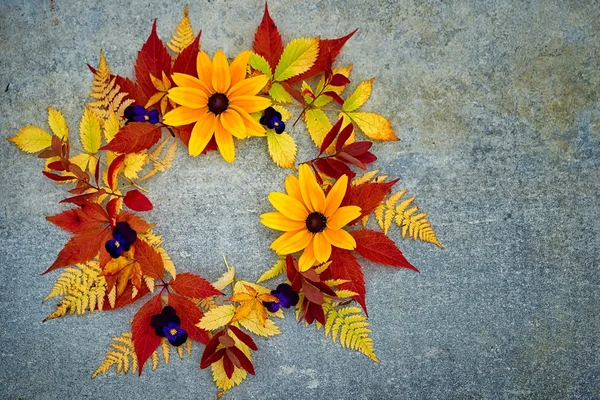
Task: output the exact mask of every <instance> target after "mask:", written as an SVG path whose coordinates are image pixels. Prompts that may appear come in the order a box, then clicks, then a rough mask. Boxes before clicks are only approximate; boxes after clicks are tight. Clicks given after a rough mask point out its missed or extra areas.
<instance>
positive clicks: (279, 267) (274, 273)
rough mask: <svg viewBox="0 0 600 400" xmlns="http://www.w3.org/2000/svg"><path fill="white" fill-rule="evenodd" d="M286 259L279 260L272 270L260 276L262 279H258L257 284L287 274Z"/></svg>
mask: <svg viewBox="0 0 600 400" xmlns="http://www.w3.org/2000/svg"><path fill="white" fill-rule="evenodd" d="M285 268H286V266H285V259H284V258H281V259H279V260H278V261H277V262H276V263H275V265H273V266H272V267H271V268H269V269H268V270H267V271H266V272H265V273H264V274H262V275H261V276H260V278H258V280H257V281H256V283H261V282H264V281H268V280H269V279H273V278H275V277H278V276H279V275H281V274H283V273H285Z"/></svg>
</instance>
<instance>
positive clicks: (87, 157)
mask: <svg viewBox="0 0 600 400" xmlns="http://www.w3.org/2000/svg"><path fill="white" fill-rule="evenodd" d="M69 161H70V162H72V163H73V164H75V165H77V166H78V167H79V168H81V169H82V170H83V171H88V170H89V171H90V173H91V174H92V175H94V173H95V172H96V162H97V161H98V159H97V158H96V157H94V156H93V155H91V154H87V153H80V154H77V155H76V156H74V157H71V158H70V159H69Z"/></svg>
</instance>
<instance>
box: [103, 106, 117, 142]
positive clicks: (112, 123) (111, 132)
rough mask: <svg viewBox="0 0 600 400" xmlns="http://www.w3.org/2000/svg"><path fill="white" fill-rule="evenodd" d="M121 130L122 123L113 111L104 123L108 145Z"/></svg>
mask: <svg viewBox="0 0 600 400" xmlns="http://www.w3.org/2000/svg"><path fill="white" fill-rule="evenodd" d="M119 129H121V121H120V120H119V117H117V114H115V113H114V112H112V111H111V112H110V113H109V114H108V118H107V119H106V122H105V123H104V139H105V140H106V142H107V143H108V142H110V141H111V140H113V138H114V137H115V135H116V134H117V132H119Z"/></svg>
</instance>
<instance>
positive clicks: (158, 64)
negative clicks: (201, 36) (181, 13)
mask: <svg viewBox="0 0 600 400" xmlns="http://www.w3.org/2000/svg"><path fill="white" fill-rule="evenodd" d="M163 71H164V72H165V74H166V75H167V76H170V75H171V56H170V55H169V52H168V51H167V49H166V47H165V45H164V43H163V42H162V41H161V40H160V39H159V38H158V35H157V34H156V20H154V24H152V32H151V33H150V36H149V37H148V40H147V41H146V43H144V45H143V46H142V49H141V50H140V52H139V53H138V57H137V61H136V63H135V77H136V80H137V83H138V85H139V86H140V88H141V89H142V91H143V92H144V94H145V95H146V97H151V96H152V95H153V94H154V93H156V92H157V90H156V88H155V87H154V85H153V84H152V80H151V79H150V74H152V75H154V76H155V77H156V78H158V79H160V77H162V73H163Z"/></svg>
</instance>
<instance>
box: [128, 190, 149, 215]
mask: <svg viewBox="0 0 600 400" xmlns="http://www.w3.org/2000/svg"><path fill="white" fill-rule="evenodd" d="M123 203H125V205H126V206H127V207H129V208H130V209H132V210H133V211H150V210H152V203H151V202H150V200H148V198H147V197H146V195H144V194H143V193H142V192H140V191H139V190H137V189H135V190H130V191H129V192H127V193H126V194H125V198H124V199H123Z"/></svg>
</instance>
